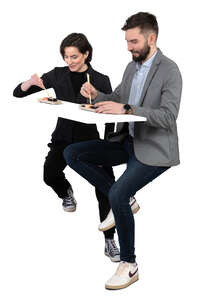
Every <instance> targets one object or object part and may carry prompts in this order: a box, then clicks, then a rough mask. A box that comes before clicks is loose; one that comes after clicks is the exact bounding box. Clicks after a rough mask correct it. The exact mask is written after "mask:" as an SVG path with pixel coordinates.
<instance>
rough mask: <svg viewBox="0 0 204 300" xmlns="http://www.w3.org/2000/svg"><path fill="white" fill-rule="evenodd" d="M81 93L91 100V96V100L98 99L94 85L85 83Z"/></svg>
mask: <svg viewBox="0 0 204 300" xmlns="http://www.w3.org/2000/svg"><path fill="white" fill-rule="evenodd" d="M80 93H81V94H82V96H84V97H85V98H89V96H90V95H91V99H96V97H97V95H98V92H97V90H96V89H95V87H94V86H93V85H92V84H90V83H88V82H85V83H84V84H83V85H82V87H81V91H80Z"/></svg>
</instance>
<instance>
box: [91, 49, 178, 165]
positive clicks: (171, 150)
mask: <svg viewBox="0 0 204 300" xmlns="http://www.w3.org/2000/svg"><path fill="white" fill-rule="evenodd" d="M135 72H136V66H135V62H134V61H132V62H130V63H129V64H128V65H127V67H126V70H125V72H124V75H123V78H122V82H121V83H120V85H119V86H118V87H117V88H116V89H115V90H114V92H113V93H112V94H108V95H106V94H103V93H101V92H98V96H97V98H96V100H95V101H94V103H97V102H100V101H115V102H119V103H124V104H125V103H128V99H129V94H130V89H131V84H132V79H133V76H134V74H135ZM181 90H182V78H181V74H180V71H179V69H178V67H177V65H176V64H175V63H174V62H173V61H172V60H170V59H169V58H167V57H166V56H164V55H163V54H162V52H161V50H160V49H158V52H157V54H156V56H155V58H154V60H153V63H152V66H151V68H150V70H149V73H148V75H147V79H146V81H145V84H144V88H143V91H142V95H141V98H140V102H139V106H133V105H131V107H132V109H133V112H134V115H136V116H143V117H146V118H147V121H146V122H135V126H134V152H135V156H136V158H137V159H138V160H139V161H141V162H142V163H144V164H147V165H151V166H173V165H177V164H179V162H180V161H179V148H178V135H177V126H176V119H177V116H178V112H179V106H180V99H181ZM123 125H124V123H118V126H117V131H118V132H120V131H121V130H122V128H123Z"/></svg>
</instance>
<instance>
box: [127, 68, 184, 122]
mask: <svg viewBox="0 0 204 300" xmlns="http://www.w3.org/2000/svg"><path fill="white" fill-rule="evenodd" d="M181 91H182V77H181V74H180V71H179V69H178V67H177V66H174V67H173V68H171V69H170V70H169V71H168V75H167V79H166V80H165V81H164V84H163V87H162V90H161V104H160V107H159V108H157V109H152V108H149V107H142V106H140V107H137V106H134V105H131V107H132V109H133V113H134V115H136V116H142V117H146V118H147V121H146V122H145V124H146V125H148V126H152V127H160V128H171V127H173V126H174V124H175V121H176V119H177V117H178V112H179V107H180V100H181Z"/></svg>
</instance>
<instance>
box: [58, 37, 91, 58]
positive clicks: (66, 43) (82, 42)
mask: <svg viewBox="0 0 204 300" xmlns="http://www.w3.org/2000/svg"><path fill="white" fill-rule="evenodd" d="M66 47H76V48H77V49H78V50H79V52H80V53H82V54H85V53H86V51H88V52H89V55H88V57H87V58H86V60H85V63H89V62H90V61H91V59H92V52H93V49H92V46H91V44H90V43H89V41H88V40H87V38H86V36H85V35H84V34H83V33H71V34H69V35H68V36H67V37H66V38H65V39H64V40H63V41H62V43H61V45H60V53H61V55H62V57H63V59H64V49H65V48H66Z"/></svg>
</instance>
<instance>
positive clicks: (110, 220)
mask: <svg viewBox="0 0 204 300" xmlns="http://www.w3.org/2000/svg"><path fill="white" fill-rule="evenodd" d="M130 206H131V209H132V212H133V214H136V212H138V210H139V209H140V207H139V204H138V203H137V201H136V199H135V197H130ZM114 226H115V219H114V215H113V212H112V209H110V211H109V213H108V215H107V217H106V218H105V220H104V221H103V222H101V224H100V225H99V227H98V230H100V231H106V230H108V229H110V228H112V227H114Z"/></svg>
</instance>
